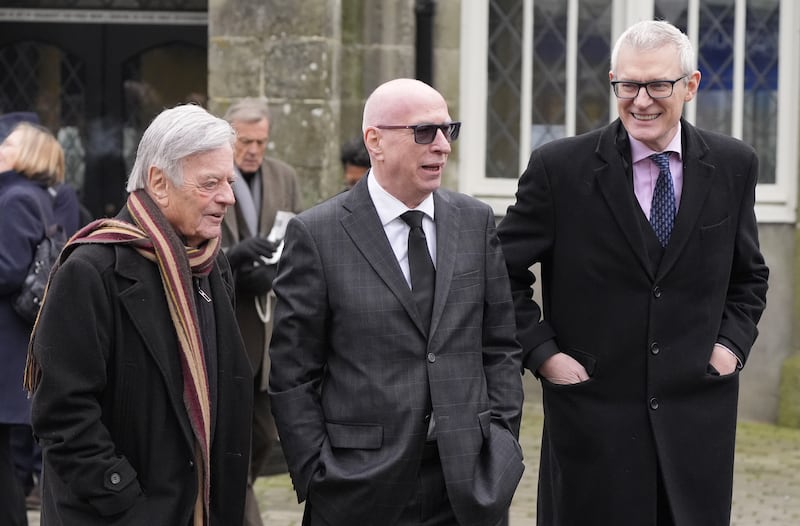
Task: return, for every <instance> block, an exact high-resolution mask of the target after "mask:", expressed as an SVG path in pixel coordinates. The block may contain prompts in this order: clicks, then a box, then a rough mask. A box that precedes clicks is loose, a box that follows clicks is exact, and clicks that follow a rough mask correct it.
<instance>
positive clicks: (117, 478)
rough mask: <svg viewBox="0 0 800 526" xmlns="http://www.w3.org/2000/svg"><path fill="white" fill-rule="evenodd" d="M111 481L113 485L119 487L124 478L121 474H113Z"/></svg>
mask: <svg viewBox="0 0 800 526" xmlns="http://www.w3.org/2000/svg"><path fill="white" fill-rule="evenodd" d="M109 480H110V481H111V483H112V484H113V485H115V486H116V485H117V484H119V483H120V482H121V481H122V477H120V476H119V473H112V474H111V476H110V477H109Z"/></svg>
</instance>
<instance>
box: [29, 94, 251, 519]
mask: <svg viewBox="0 0 800 526" xmlns="http://www.w3.org/2000/svg"><path fill="white" fill-rule="evenodd" d="M234 140H235V133H234V131H233V129H232V128H231V127H230V125H229V124H228V123H227V122H225V121H224V120H222V119H219V118H217V117H214V116H212V115H210V114H209V113H208V112H206V111H205V110H204V109H202V108H200V107H199V106H195V105H182V106H177V107H174V108H171V109H167V110H164V111H163V112H161V113H160V114H159V115H158V116H157V117H156V118H155V119H154V120H153V121H152V123H151V124H150V125H149V126H148V128H147V129H146V130H145V132H144V135H143V136H142V139H141V142H140V144H139V147H138V150H137V154H136V161H135V163H134V165H133V168H132V170H131V173H130V176H129V178H128V185H127V191H128V199H127V203H126V206H125V207H124V208H123V209H122V210H121V211H120V212H119V213H118V214H117V216H116V217H115V218H109V219H99V220H97V221H94V222H92V223H90V224H89V225H87V226H86V227H84V228H83V229H81V230H79V231H78V232H77V233H76V234H75V236H73V238H72V239H71V240H70V242H69V243H68V244H67V246H66V247H65V248H64V250H63V251H62V253H61V257H60V263H59V264H57V265H56V266H55V268H54V271H53V272H52V274H51V280H50V285H49V288H48V291H47V294H46V296H45V298H44V301H43V305H42V308H41V311H40V315H39V318H38V321H37V323H36V325H35V326H34V330H33V333H32V336H31V346H30V350H29V355H28V364H27V367H26V370H25V387H26V388H27V389H28V390H29V391H30V392H31V393H32V396H33V405H32V412H31V415H32V416H31V420H32V424H33V430H34V433H35V435H36V436H37V438H38V441H39V444H40V445H41V446H42V450H43V473H42V486H41V492H42V513H41V524H42V526H51V525H73V524H80V525H82V526H92V525H111V524H153V525H155V524H170V525H173V524H174V525H181V526H184V525H195V526H201V525H202V526H228V525H232V524H241V523H242V521H243V517H244V502H245V489H246V485H247V469H248V456H249V451H250V414H251V410H252V388H251V385H252V372H251V368H250V363H249V361H248V360H247V355H246V353H245V350H244V346H243V344H242V340H241V337H240V335H239V330H238V325H237V323H236V318H235V315H234V311H233V303H234V290H233V289H234V287H233V281H232V277H231V273H230V269H229V267H228V263H227V259H226V257H225V256H224V254H222V253H221V252H220V250H219V248H220V235H221V225H222V220H223V218H224V216H225V212H226V210H227V209H228V207H230V206H233V203H234V195H233V190H232V183H233V180H234V178H235V175H234V173H233V168H232V166H233V142H234Z"/></svg>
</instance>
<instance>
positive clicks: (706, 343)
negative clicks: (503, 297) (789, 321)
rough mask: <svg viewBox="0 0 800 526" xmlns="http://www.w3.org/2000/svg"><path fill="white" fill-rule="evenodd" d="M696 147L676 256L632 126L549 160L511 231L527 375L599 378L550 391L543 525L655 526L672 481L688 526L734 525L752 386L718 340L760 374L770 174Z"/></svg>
mask: <svg viewBox="0 0 800 526" xmlns="http://www.w3.org/2000/svg"><path fill="white" fill-rule="evenodd" d="M682 134H683V135H682V145H683V157H682V160H683V173H684V182H683V192H682V198H681V203H680V208H679V210H678V214H677V217H676V220H675V226H674V229H673V231H672V237H671V239H670V241H669V244H668V245H667V247H666V249H665V250H664V251H663V255H661V254H660V252H661V247H660V245H659V244H658V242H657V240H656V239H655V234H654V233H653V231H652V228H650V226H649V224H648V223H647V219H646V218H645V216H644V214H643V212H642V210H641V208H640V207H639V205H638V203H637V201H636V199H635V197H634V193H633V186H632V182H631V181H632V165H631V158H630V145H629V142H628V136H627V133H626V132H625V130H624V128H623V127H622V124H621V123H620V121H616V122H614V123H612V124H610V125H609V126H607V127H605V128H603V129H600V130H597V131H594V132H591V133H588V134H585V135H581V136H578V137H572V138H566V139H562V140H558V141H554V142H552V143H549V144H547V145H545V146H543V147H542V148H540V149H538V150H536V151H534V152H533V154H532V155H531V159H530V162H529V164H528V168H527V170H526V171H525V173H524V174H523V175H522V178H521V179H520V182H519V190H518V193H517V202H516V204H515V205H513V206H511V207H510V208H509V209H508V214H507V215H506V217H505V218H504V219H503V221H502V222H501V224H500V226H499V228H498V234H499V236H500V240H501V243H502V244H503V250H504V253H505V257H506V260H507V264H508V269H509V277H510V279H511V286H512V291H513V296H514V301H515V306H516V317H517V331H518V338H519V340H520V343H521V345H522V348H523V352H524V353H525V354H524V360H525V366H526V368H528V369H530V370H531V371H536V370H537V369H538V367H539V366H540V365H541V364H542V362H544V360H546V359H547V358H548V357H549V356H551V355H552V354H554V353H555V352H557V351H559V350H560V351H562V352H564V353H567V354H569V355H570V356H572V357H573V358H575V359H576V360H577V361H579V362H580V363H582V364H583V365H584V366H585V368H586V369H587V371H588V372H589V375H590V379H589V380H588V381H585V382H582V383H579V384H576V385H554V384H551V383H549V382H547V381H546V380H544V379H542V382H541V383H542V389H543V399H544V410H545V428H544V435H543V439H542V459H541V471H540V480H539V504H538V508H537V515H538V523H539V524H541V525H547V526H565V525H576V526H578V525H579V526H589V525H621V524H626V525H627V524H631V525H633V524H635V525H649V524H654V523H655V513H656V497H657V482H658V477H659V475H658V473H659V469H660V470H661V473H662V475H663V481H664V486H665V491H666V493H667V495H668V500H669V502H670V504H671V507H672V513H673V515H674V519H675V523H676V524H680V525H681V526H694V525H696V526H715V525H727V524H728V523H729V518H730V506H731V493H732V475H733V453H734V439H735V433H736V411H737V398H738V389H739V373H738V372H737V373H734V374H732V375H728V376H715V375H714V374H713V371H711V370H710V369H709V367H708V364H709V358H710V356H711V352H712V349H713V347H714V344H715V343H716V342H721V343H724V344H726V345H728V347H730V348H731V349H733V350H735V351H736V352H738V353H739V354H740V356H741V358H742V359H743V360H745V361H746V359H747V356H748V355H749V352H750V348H751V346H752V344H753V342H754V340H755V338H756V335H757V329H756V324H757V323H758V321H759V318H760V316H761V313H762V311H763V309H764V306H765V298H766V291H767V276H768V269H767V267H766V265H765V264H764V258H763V257H762V255H761V253H760V250H759V244H758V233H757V224H756V218H755V214H754V212H753V204H754V200H755V186H756V181H757V176H758V161H757V158H756V155H755V152H754V151H753V149H752V148H750V147H749V146H746V145H745V144H743V143H742V142H740V141H737V140H735V139H732V138H730V137H726V136H723V135H720V134H716V133H710V132H706V131H702V130H698V129H696V128H694V127H693V126H691V125H690V124H689V123H687V122H685V121H682ZM535 262H539V263H541V290H542V294H543V305H542V307H543V308H542V310H540V309H539V306H538V305H537V304H536V303H534V302H533V300H532V298H531V284H532V282H533V278H532V274H531V273H530V272H529V270H528V269H529V268H530V266H531V265H532V264H533V263H535ZM542 311H543V315H544V318H543V320H542V321H541V322H540V314H542Z"/></svg>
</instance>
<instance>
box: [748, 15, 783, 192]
mask: <svg viewBox="0 0 800 526" xmlns="http://www.w3.org/2000/svg"><path fill="white" fill-rule="evenodd" d="M779 18H780V0H750V1H748V2H747V30H746V36H745V69H744V84H745V91H744V108H743V123H742V139H743V140H744V141H745V142H746V143H748V144H750V145H752V146H753V147H754V148H755V149H756V152H758V158H759V168H760V169H759V183H773V184H774V183H775V172H776V151H777V141H778V38H779V25H780V24H779Z"/></svg>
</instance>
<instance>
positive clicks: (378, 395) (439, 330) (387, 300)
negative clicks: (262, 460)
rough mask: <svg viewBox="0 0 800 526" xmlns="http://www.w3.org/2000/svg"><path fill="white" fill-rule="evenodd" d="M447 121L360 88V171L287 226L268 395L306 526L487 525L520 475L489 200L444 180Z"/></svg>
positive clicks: (506, 305) (403, 92)
mask: <svg viewBox="0 0 800 526" xmlns="http://www.w3.org/2000/svg"><path fill="white" fill-rule="evenodd" d="M460 127H461V124H460V123H459V122H455V121H453V120H452V119H451V117H450V115H449V112H448V110H447V103H446V102H445V100H444V98H443V97H442V96H441V95H440V94H439V93H438V92H437V91H436V90H434V89H433V88H432V87H430V86H428V85H427V84H424V83H422V82H419V81H417V80H411V79H396V80H393V81H389V82H387V83H385V84H383V85H381V86H379V87H378V88H377V89H376V90H375V91H374V92H373V93H372V95H370V97H369V98H368V99H367V102H366V105H365V107H364V116H363V126H362V129H363V134H364V135H363V137H364V144H365V145H366V146H367V149H368V151H369V156H370V160H371V164H372V167H371V169H370V171H369V173H368V174H367V175H366V176H365V177H363V178H362V179H361V180H360V181H359V182H358V183H357V184H356V185H355V186H354V187H353V189H352V190H350V191H349V192H344V193H342V194H339V195H337V196H336V197H334V198H332V199H330V200H328V201H326V202H325V203H322V204H320V205H318V206H316V207H314V208H312V209H310V210H308V211H306V212H304V213H301V214H299V215H298V216H296V217H295V218H294V219H292V220H291V221H290V222H289V225H288V229H287V234H286V245H285V248H284V258H282V259H281V262H280V263H279V265H278V274H277V277H276V279H275V282H274V290H275V294H276V295H277V297H278V303H277V306H276V309H275V329H274V332H273V337H272V345H271V347H270V357H271V362H272V370H271V371H270V382H269V393H270V396H271V401H272V410H273V414H274V415H275V422H276V424H277V427H278V432H279V434H280V438H281V443H282V444H283V448H284V453H285V454H286V459H287V462H288V465H289V471H290V473H291V476H292V481H293V482H294V487H295V490H296V492H297V495H298V498H299V499H300V500H301V501H303V500H305V501H306V508H305V517H304V521H303V524H304V525H306V526H319V525H323V526H352V525H354V524H357V525H359V526H370V525H376V526H378V525H380V526H393V525H395V526H396V525H400V526H412V525H413V526H423V525H424V526H433V525H442V526H456V525H459V526H467V525H475V526H495V525H498V524H504V523H505V516H506V512H507V510H508V507H509V504H510V503H511V497H512V496H513V494H514V491H515V489H516V487H517V484H518V482H519V480H520V478H521V476H522V471H523V464H522V455H521V450H520V447H519V443H518V441H517V439H518V433H519V424H520V411H521V407H522V381H521V376H520V371H521V362H520V349H519V347H518V345H517V343H516V340H515V335H514V332H515V326H514V312H513V305H512V302H511V295H510V288H509V282H508V276H507V275H506V270H505V263H504V259H503V255H502V251H501V249H500V246H499V243H498V239H497V236H496V234H495V222H494V214H493V212H492V210H491V208H490V207H489V206H487V205H486V204H484V203H481V202H479V201H477V200H475V199H473V198H471V197H468V196H465V195H463V194H458V193H455V192H451V191H447V190H444V189H441V188H440V184H441V179H442V173H443V172H444V168H445V164H446V163H447V158H448V156H449V154H450V151H451V142H452V141H454V140H455V139H456V138H457V137H458V133H459V131H460Z"/></svg>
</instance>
